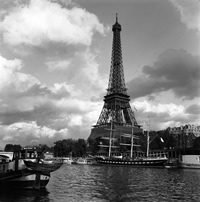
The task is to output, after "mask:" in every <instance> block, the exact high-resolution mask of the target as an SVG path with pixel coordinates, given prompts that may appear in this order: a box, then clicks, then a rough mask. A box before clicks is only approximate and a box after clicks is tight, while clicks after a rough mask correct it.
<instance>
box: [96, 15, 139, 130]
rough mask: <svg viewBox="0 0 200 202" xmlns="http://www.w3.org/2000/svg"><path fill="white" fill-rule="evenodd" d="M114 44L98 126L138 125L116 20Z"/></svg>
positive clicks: (113, 29)
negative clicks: (125, 71) (113, 124)
mask: <svg viewBox="0 0 200 202" xmlns="http://www.w3.org/2000/svg"><path fill="white" fill-rule="evenodd" d="M112 31H113V46H112V58H111V67H110V76H109V83H108V89H107V95H106V96H104V106H103V109H102V111H101V114H100V116H99V119H98V121H97V124H96V127H97V126H101V125H107V124H109V123H111V122H115V124H117V125H124V126H133V125H134V126H138V124H137V121H136V118H135V115H134V112H133V110H132V109H131V106H130V103H129V101H130V96H129V95H127V88H126V85H125V79H124V70H123V62H122V49H121V38H120V32H121V25H120V24H119V23H118V17H117V15H116V22H115V24H114V25H113V27H112Z"/></svg>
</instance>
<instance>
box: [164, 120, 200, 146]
mask: <svg viewBox="0 0 200 202" xmlns="http://www.w3.org/2000/svg"><path fill="white" fill-rule="evenodd" d="M168 129H169V133H170V134H174V136H175V139H176V142H177V144H176V148H178V149H186V148H190V147H192V146H193V141H194V139H196V138H197V137H200V126H194V125H190V124H187V125H185V126H180V127H173V128H168Z"/></svg>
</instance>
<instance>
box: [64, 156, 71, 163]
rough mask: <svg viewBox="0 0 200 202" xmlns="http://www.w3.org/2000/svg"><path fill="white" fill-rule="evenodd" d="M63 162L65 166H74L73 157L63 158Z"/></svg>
mask: <svg viewBox="0 0 200 202" xmlns="http://www.w3.org/2000/svg"><path fill="white" fill-rule="evenodd" d="M62 161H63V163H64V164H72V162H73V159H72V158H71V157H63V158H62Z"/></svg>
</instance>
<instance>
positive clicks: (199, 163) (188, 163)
mask: <svg viewBox="0 0 200 202" xmlns="http://www.w3.org/2000/svg"><path fill="white" fill-rule="evenodd" d="M179 167H180V168H191V169H200V155H181V156H180V157H179Z"/></svg>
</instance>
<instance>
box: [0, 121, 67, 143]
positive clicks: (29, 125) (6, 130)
mask: <svg viewBox="0 0 200 202" xmlns="http://www.w3.org/2000/svg"><path fill="white" fill-rule="evenodd" d="M0 131H1V133H0V138H1V144H2V143H4V145H6V144H10V143H12V144H20V145H21V146H26V145H31V144H33V142H34V143H37V142H38V143H40V144H48V145H53V143H54V142H55V141H56V140H59V138H61V139H64V138H67V137H68V135H69V134H68V130H55V129H52V128H49V127H46V126H38V125H37V123H36V122H34V121H33V122H16V123H13V124H10V125H0Z"/></svg>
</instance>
